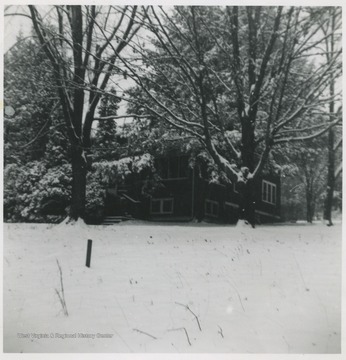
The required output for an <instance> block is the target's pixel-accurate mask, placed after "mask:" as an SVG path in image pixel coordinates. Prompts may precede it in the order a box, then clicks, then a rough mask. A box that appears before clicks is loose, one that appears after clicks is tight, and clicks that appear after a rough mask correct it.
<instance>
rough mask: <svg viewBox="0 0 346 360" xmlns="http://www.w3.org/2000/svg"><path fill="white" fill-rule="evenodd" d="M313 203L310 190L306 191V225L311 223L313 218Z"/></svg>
mask: <svg viewBox="0 0 346 360" xmlns="http://www.w3.org/2000/svg"><path fill="white" fill-rule="evenodd" d="M314 210H315V209H314V201H313V196H312V191H311V190H310V189H307V190H306V220H307V222H308V223H312V221H313V218H314V212H315V211H314Z"/></svg>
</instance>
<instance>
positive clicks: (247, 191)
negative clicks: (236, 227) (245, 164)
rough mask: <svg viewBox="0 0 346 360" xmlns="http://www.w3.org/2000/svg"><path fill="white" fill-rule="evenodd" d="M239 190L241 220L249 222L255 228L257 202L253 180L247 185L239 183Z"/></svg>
mask: <svg viewBox="0 0 346 360" xmlns="http://www.w3.org/2000/svg"><path fill="white" fill-rule="evenodd" d="M237 190H238V192H239V198H240V201H239V220H245V221H247V222H248V223H249V224H250V225H251V226H252V227H253V228H254V227H255V223H256V219H255V210H256V202H255V193H254V182H253V179H249V180H248V181H247V182H246V183H238V186H237Z"/></svg>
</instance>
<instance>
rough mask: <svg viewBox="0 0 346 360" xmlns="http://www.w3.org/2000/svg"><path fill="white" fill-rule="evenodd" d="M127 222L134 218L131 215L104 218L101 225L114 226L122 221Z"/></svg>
mask: <svg viewBox="0 0 346 360" xmlns="http://www.w3.org/2000/svg"><path fill="white" fill-rule="evenodd" d="M127 220H134V218H133V217H132V216H131V215H127V216H106V217H105V218H104V219H103V222H102V225H114V224H118V223H120V222H122V221H127Z"/></svg>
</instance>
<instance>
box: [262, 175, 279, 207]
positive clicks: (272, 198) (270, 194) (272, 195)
mask: <svg viewBox="0 0 346 360" xmlns="http://www.w3.org/2000/svg"><path fill="white" fill-rule="evenodd" d="M262 201H263V202H266V203H269V204H276V185H275V184H273V183H272V182H270V181H266V180H262Z"/></svg>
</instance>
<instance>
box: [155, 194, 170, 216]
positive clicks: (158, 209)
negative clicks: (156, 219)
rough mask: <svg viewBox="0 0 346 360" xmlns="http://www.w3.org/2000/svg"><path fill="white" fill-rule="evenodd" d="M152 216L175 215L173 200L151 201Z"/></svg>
mask: <svg viewBox="0 0 346 360" xmlns="http://www.w3.org/2000/svg"><path fill="white" fill-rule="evenodd" d="M151 213H152V214H172V213H173V199H172V198H167V199H152V200H151Z"/></svg>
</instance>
